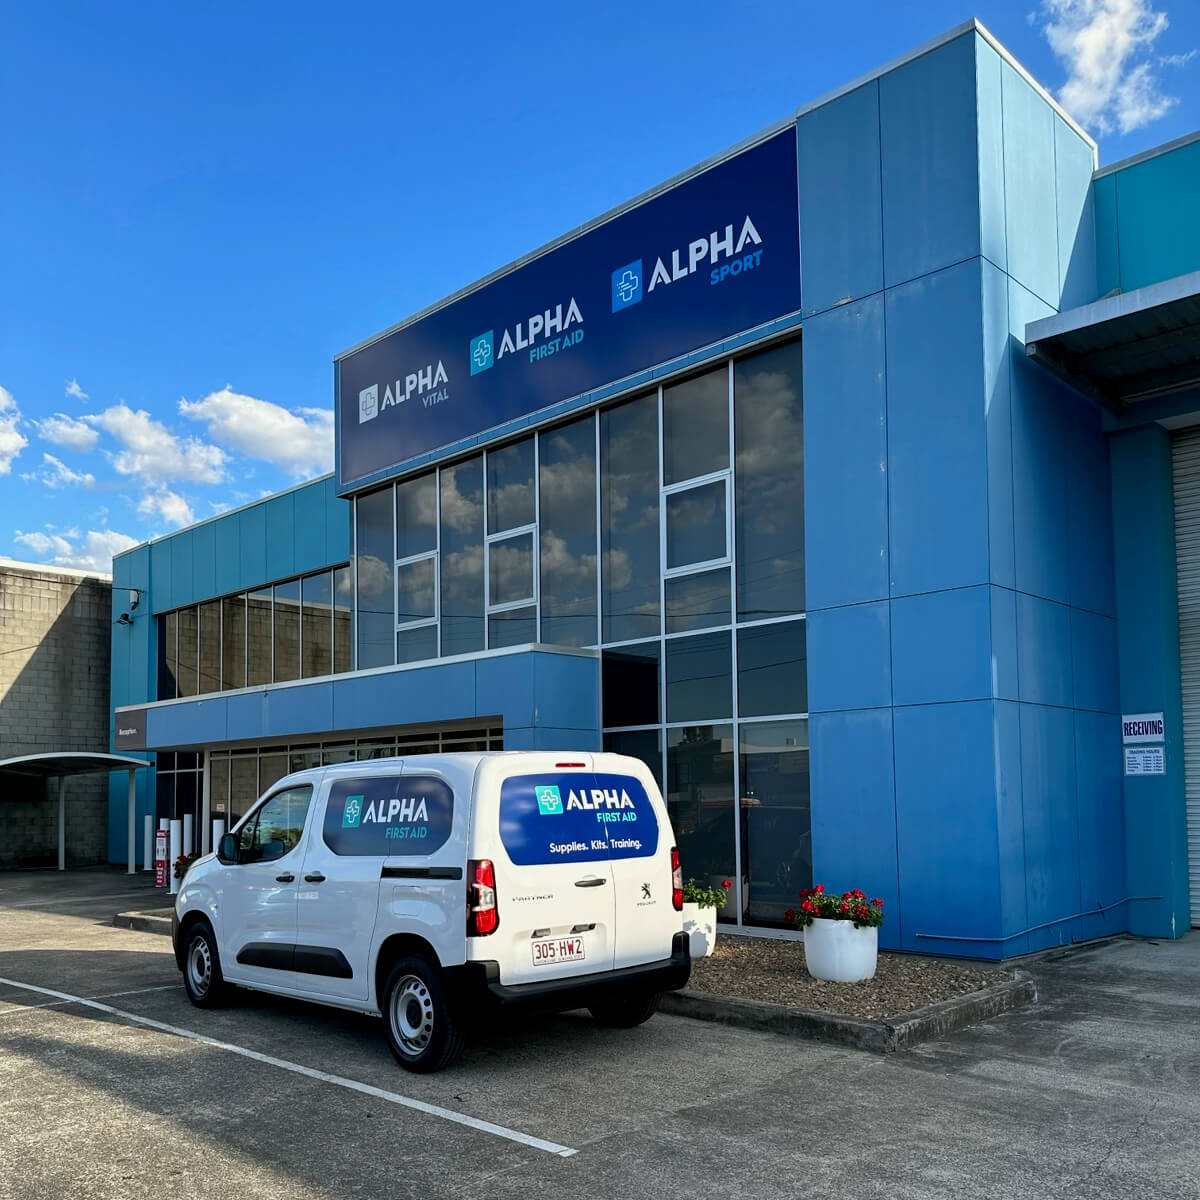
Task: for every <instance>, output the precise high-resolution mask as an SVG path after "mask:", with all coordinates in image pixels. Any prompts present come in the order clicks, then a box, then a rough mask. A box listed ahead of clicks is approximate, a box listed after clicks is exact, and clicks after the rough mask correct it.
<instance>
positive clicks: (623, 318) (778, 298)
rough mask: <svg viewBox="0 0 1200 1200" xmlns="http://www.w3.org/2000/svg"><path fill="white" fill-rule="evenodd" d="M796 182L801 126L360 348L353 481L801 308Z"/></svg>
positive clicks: (342, 393) (342, 459)
mask: <svg viewBox="0 0 1200 1200" xmlns="http://www.w3.org/2000/svg"><path fill="white" fill-rule="evenodd" d="M796 190H797V181H796V137H795V132H794V131H793V130H791V129H788V130H786V131H784V132H783V133H780V134H777V135H775V136H774V137H771V138H769V139H767V140H766V141H763V142H760V143H759V144H758V145H756V146H753V147H751V148H750V149H749V150H746V151H743V152H742V153H741V154H738V155H736V156H735V157H733V158H730V159H727V160H726V161H725V162H723V163H720V164H719V165H717V166H715V167H712V168H710V169H709V170H707V171H704V172H703V173H701V174H699V175H697V176H694V177H693V178H691V179H689V180H687V181H686V182H684V183H682V184H680V185H679V186H678V187H675V188H672V189H671V190H670V191H668V192H664V193H663V194H661V195H659V196H656V197H654V198H653V199H651V200H648V201H646V203H644V204H641V205H638V206H637V207H636V208H633V209H630V210H629V211H628V212H625V213H622V214H621V215H620V216H617V217H614V218H613V219H612V220H611V221H607V222H605V223H604V224H603V225H600V226H598V227H597V228H595V229H593V230H591V231H589V232H588V233H586V234H584V235H582V236H581V237H579V238H576V239H575V240H573V241H570V242H567V243H565V244H564V245H562V246H560V247H558V248H557V249H556V250H553V251H551V252H550V253H548V254H544V255H542V256H541V257H540V258H537V259H535V260H533V261H532V262H530V263H528V264H527V265H525V266H523V267H521V268H519V269H518V270H516V271H513V272H511V273H510V274H508V275H505V276H503V277H502V278H500V279H497V280H496V281H495V282H493V283H490V284H488V285H487V286H486V287H483V288H480V289H479V290H478V291H475V292H472V293H471V294H470V295H467V296H464V297H463V298H462V299H461V300H457V301H455V302H454V303H453V304H449V305H447V306H446V307H445V308H441V309H438V310H437V311H436V312H434V313H431V314H430V315H429V316H427V317H425V318H423V319H422V320H420V321H416V322H414V323H413V324H412V325H408V326H406V327H405V328H403V329H398V330H396V331H395V332H394V333H391V334H389V335H388V336H386V337H384V338H381V339H380V340H379V341H377V342H374V343H372V344H371V345H369V346H365V347H364V348H363V349H361V350H357V351H355V352H353V353H351V354H349V355H347V356H346V357H345V358H343V359H342V360H341V362H340V364H339V384H338V414H337V419H338V434H339V461H338V482H339V484H340V486H341V488H342V489H343V490H348V489H350V488H351V487H352V486H353V484H354V483H355V481H357V480H362V479H364V478H366V477H368V476H371V475H374V474H376V473H377V472H380V471H386V470H389V469H390V468H394V467H398V466H400V465H402V464H404V463H406V462H407V461H409V460H411V459H413V458H415V457H417V456H418V455H421V454H425V453H427V452H429V451H431V450H436V449H438V448H440V447H442V446H447V445H450V444H451V443H453V442H457V441H459V440H460V439H462V438H465V437H469V436H471V435H472V434H476V433H480V432H482V431H483V430H486V429H491V428H493V427H495V426H497V425H501V424H504V423H505V422H507V421H511V420H513V419H514V418H517V417H522V416H526V415H528V414H530V413H534V412H537V411H538V410H539V409H543V408H546V407H547V406H549V405H552V404H555V403H557V402H558V401H560V400H566V399H569V398H571V397H573V396H577V395H580V394H581V393H583V392H587V391H591V390H592V389H594V388H598V387H601V386H603V385H604V384H607V383H611V382H613V381H616V380H619V379H623V378H626V377H627V376H630V375H633V374H636V373H637V372H639V371H644V370H646V369H647V368H649V367H653V366H655V365H657V364H659V363H662V362H667V361H669V360H671V359H674V358H676V357H678V356H679V355H681V354H686V353H688V352H689V351H691V350H696V349H698V348H700V347H701V346H706V345H709V344H710V343H712V342H716V341H720V340H721V339H723V338H726V337H730V336H732V335H734V334H737V333H741V332H742V331H744V330H747V329H753V328H755V327H756V326H758V325H762V324H764V323H765V322H767V321H771V320H774V319H775V318H777V317H781V316H785V315H786V314H788V313H792V312H795V311H797V310H798V309H799V308H800V235H799V214H798V210H797V198H796Z"/></svg>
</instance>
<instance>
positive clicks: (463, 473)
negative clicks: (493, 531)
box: [442, 458, 483, 534]
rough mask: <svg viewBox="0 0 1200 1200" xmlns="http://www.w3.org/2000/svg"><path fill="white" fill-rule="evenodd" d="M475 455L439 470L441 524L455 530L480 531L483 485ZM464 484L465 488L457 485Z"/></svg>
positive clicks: (481, 527) (481, 524)
mask: <svg viewBox="0 0 1200 1200" xmlns="http://www.w3.org/2000/svg"><path fill="white" fill-rule="evenodd" d="M479 476H480V471H479V459H477V458H473V459H471V461H470V462H465V463H459V465H458V466H457V467H450V468H448V469H447V470H444V471H443V472H442V527H443V529H445V528H446V527H447V526H448V527H449V528H450V529H452V530H454V531H455V532H456V533H464V534H470V533H482V530H483V488H482V486H481V485H480V479H479ZM463 484H465V485H466V488H467V490H466V492H465V493H464V491H463V490H461V485H463Z"/></svg>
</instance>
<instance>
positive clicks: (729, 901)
mask: <svg viewBox="0 0 1200 1200" xmlns="http://www.w3.org/2000/svg"><path fill="white" fill-rule="evenodd" d="M726 879H728V880H730V882H732V881H733V876H732V875H710V876H709V877H708V886H709V887H711V888H717V889H718V890H724V892H725V903H724V904H722V905H720V906H719V907H718V908H717V916H718V917H722V918H723V919H724V920H726V921H736V920H737V897H736V896H735V895H734V894H733V888H731V887H730V888H724V889H722V888H721V884H723V883H724V882H725V880H726ZM749 907H750V881H749V880H748V879H744V880H742V912H745V911H746V909H748V908H749Z"/></svg>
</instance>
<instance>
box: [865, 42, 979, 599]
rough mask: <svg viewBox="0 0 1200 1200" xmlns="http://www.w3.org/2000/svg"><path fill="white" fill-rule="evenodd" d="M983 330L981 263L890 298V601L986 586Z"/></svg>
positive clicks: (918, 283)
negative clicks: (933, 369)
mask: <svg viewBox="0 0 1200 1200" xmlns="http://www.w3.org/2000/svg"><path fill="white" fill-rule="evenodd" d="M922 61H924V60H922ZM981 328H982V320H981V300H980V268H979V260H978V259H975V260H974V261H973V262H969V263H963V264H962V265H960V266H957V267H952V268H951V269H950V270H948V271H941V272H939V273H938V274H936V275H930V276H927V277H926V278H924V279H918V280H916V281H914V282H913V283H909V284H905V285H904V286H903V287H900V288H895V289H893V290H891V291H889V292H888V293H887V370H888V385H887V387H888V450H889V455H888V473H889V479H890V505H891V539H892V544H891V552H892V553H891V572H892V578H891V587H892V595H893V596H896V595H906V594H909V593H912V592H929V591H935V590H937V589H939V588H948V587H965V586H969V585H971V584H976V583H986V582H987V579H988V542H987V535H988V498H987V453H986V444H985V437H984V388H983V381H984V371H983V345H982V334H981ZM931 356H936V364H937V370H936V375H932V374H931V372H930V366H931ZM935 433H936V436H935Z"/></svg>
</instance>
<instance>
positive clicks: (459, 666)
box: [333, 655, 522, 729]
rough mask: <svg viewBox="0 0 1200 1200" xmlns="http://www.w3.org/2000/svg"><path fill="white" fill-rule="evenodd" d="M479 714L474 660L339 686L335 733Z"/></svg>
mask: <svg viewBox="0 0 1200 1200" xmlns="http://www.w3.org/2000/svg"><path fill="white" fill-rule="evenodd" d="M513 657H516V658H520V657H521V656H519V655H517V656H513ZM478 711H479V710H478V709H477V708H476V706H475V664H474V663H471V662H459V663H440V664H438V665H437V666H431V667H426V668H423V669H419V670H412V671H389V672H387V673H384V674H380V675H359V676H353V677H350V678H347V679H339V680H335V681H334V684H333V722H334V725H333V727H334V728H335V729H355V728H370V727H371V726H374V725H409V724H413V723H415V722H419V721H451V720H457V719H459V718H461V717H473V716H475V715H476V713H477V712H478ZM516 723H517V724H522V722H520V721H517V722H516Z"/></svg>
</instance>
